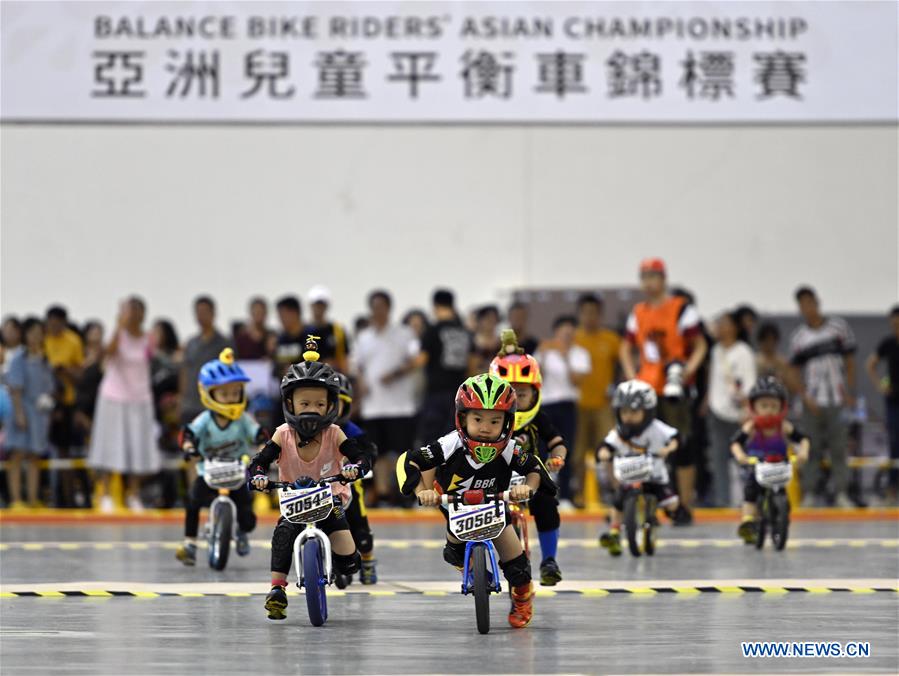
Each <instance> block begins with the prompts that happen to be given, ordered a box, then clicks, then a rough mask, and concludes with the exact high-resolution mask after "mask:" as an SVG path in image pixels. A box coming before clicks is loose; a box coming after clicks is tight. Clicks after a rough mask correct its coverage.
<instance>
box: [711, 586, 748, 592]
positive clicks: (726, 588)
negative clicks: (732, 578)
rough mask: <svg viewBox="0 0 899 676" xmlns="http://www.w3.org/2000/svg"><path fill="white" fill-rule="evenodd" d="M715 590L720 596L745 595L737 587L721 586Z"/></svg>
mask: <svg viewBox="0 0 899 676" xmlns="http://www.w3.org/2000/svg"><path fill="white" fill-rule="evenodd" d="M716 589H717V590H718V591H720V592H721V593H722V594H745V593H746V592H744V591H743V590H742V589H740V588H739V587H729V586H722V587H716Z"/></svg>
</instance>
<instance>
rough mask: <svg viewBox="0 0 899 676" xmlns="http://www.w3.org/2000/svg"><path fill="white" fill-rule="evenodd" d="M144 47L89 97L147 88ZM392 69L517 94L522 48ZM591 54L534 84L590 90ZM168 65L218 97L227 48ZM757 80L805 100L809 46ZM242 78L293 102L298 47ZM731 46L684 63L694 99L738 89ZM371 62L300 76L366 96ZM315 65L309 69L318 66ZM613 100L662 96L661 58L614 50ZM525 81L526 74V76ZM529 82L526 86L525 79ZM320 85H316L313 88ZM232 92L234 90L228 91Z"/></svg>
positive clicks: (565, 60) (411, 55)
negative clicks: (443, 69) (444, 66)
mask: <svg viewBox="0 0 899 676" xmlns="http://www.w3.org/2000/svg"><path fill="white" fill-rule="evenodd" d="M145 56H146V54H145V53H144V52H135V51H128V50H123V51H95V52H93V54H92V57H93V58H94V60H95V66H94V69H93V72H94V84H95V87H94V90H93V91H92V92H91V96H96V97H104V98H114V97H122V98H130V97H135V96H137V97H140V96H145V95H147V92H146V91H145V90H144V89H141V86H142V76H143V73H144V68H145V66H144V64H143V62H142V60H143V59H144V57H145ZM389 56H390V59H391V66H392V69H393V70H392V71H391V72H390V74H389V75H388V76H387V78H386V79H387V81H388V82H391V83H398V84H400V83H402V84H404V86H405V89H404V91H405V94H406V95H407V96H408V97H409V98H412V99H416V98H418V97H419V96H421V95H422V92H423V91H424V90H425V89H426V88H427V86H426V83H428V82H437V81H439V80H441V79H443V77H450V76H452V77H456V78H458V80H459V93H460V96H462V97H464V98H466V99H478V98H483V97H485V96H494V97H498V98H501V99H510V98H512V91H513V88H512V85H513V80H514V73H515V64H514V55H513V54H511V53H509V52H505V53H492V52H488V51H478V52H474V51H472V50H468V51H466V52H465V53H464V54H463V55H462V57H461V58H460V61H461V62H462V63H463V67H462V68H461V69H458V72H454V73H451V74H447V75H446V76H444V75H441V74H440V71H439V69H438V68H437V62H438V59H439V57H440V55H439V54H438V53H437V52H391V53H390V54H389ZM587 56H588V55H587V54H583V53H581V54H578V53H571V52H563V51H561V50H560V51H557V52H551V53H545V54H543V53H540V54H537V55H536V58H537V63H535V64H532V66H533V67H532V70H533V71H534V72H533V77H532V78H531V83H529V84H531V86H533V88H534V91H536V92H538V93H543V94H551V95H554V96H557V97H559V98H563V97H565V96H568V95H572V94H585V93H587V92H588V88H587V86H586V85H585V81H584V71H585V68H586V67H587V66H586V64H585V62H586V61H587ZM168 58H169V62H168V63H167V64H166V65H165V70H166V72H168V73H170V74H171V77H170V80H169V83H168V85H167V87H166V88H165V91H164V93H162V95H164V96H165V97H167V98H171V97H176V98H186V97H190V96H194V97H197V98H205V97H209V98H218V97H219V92H220V75H221V69H220V65H219V64H220V54H219V51H218V50H209V51H204V50H185V51H183V52H179V51H177V50H169V52H168ZM752 58H753V60H754V61H755V72H754V78H753V82H754V84H755V86H754V92H753V93H754V95H755V96H756V98H767V97H771V96H787V97H792V98H796V99H801V98H802V94H801V92H800V85H801V84H802V83H803V82H804V81H805V54H804V53H802V52H785V51H782V50H777V51H774V52H757V53H754V54H753V55H752ZM243 61H244V67H243V77H244V78H245V80H246V87H247V89H246V91H243V92H240V91H237V90H235V91H234V92H231V94H232V95H234V96H239V97H240V98H249V97H252V96H265V97H268V98H270V99H290V98H293V97H295V96H297V95H298V91H297V82H296V81H294V80H292V79H291V72H290V71H291V69H290V53H289V52H284V51H272V52H266V51H264V50H261V49H257V50H253V51H252V52H248V53H247V54H246V55H244V57H243ZM734 61H735V56H734V53H733V52H707V51H702V52H698V53H696V54H694V53H693V51H692V50H688V51H687V53H686V54H685V56H684V60H683V61H680V62H679V63H678V68H680V69H681V80H680V84H679V86H680V87H682V88H683V89H684V90H685V92H684V96H685V97H686V98H688V99H694V98H706V99H709V100H711V101H717V100H719V99H720V98H721V97H722V96H727V97H731V98H733V97H734V96H735V94H734V88H735V84H734ZM367 64H368V62H367V61H366V59H365V55H364V54H363V53H362V52H348V51H345V50H343V49H338V50H335V51H333V52H319V53H318V55H317V58H316V61H315V63H314V64H313V66H314V68H315V69H316V72H315V73H314V74H313V75H311V76H309V77H307V78H300V80H301V81H304V82H306V83H307V84H308V85H310V87H311V88H312V91H310V92H309V94H308V95H309V96H315V97H319V98H332V99H340V98H350V99H353V98H365V97H366V96H367V94H366V90H365V77H364V72H365V67H366V65H367ZM311 67H312V66H310V68H311ZM603 67H604V69H605V74H606V75H605V77H606V85H607V92H606V96H607V97H608V98H617V97H623V96H633V97H638V98H643V99H651V98H655V97H659V96H660V95H661V94H662V79H661V68H662V57H661V55H659V54H655V53H652V52H649V51H647V50H643V51H640V52H636V53H625V52H623V51H620V50H616V51H615V52H613V53H612V54H611V55H610V56H609V58H608V59H607V60H606V61H605V63H604V64H603ZM522 79H524V78H522ZM527 84H528V83H526V84H524V85H523V86H527ZM313 85H314V87H313ZM226 95H227V93H226Z"/></svg>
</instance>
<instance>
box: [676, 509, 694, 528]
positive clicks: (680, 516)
mask: <svg viewBox="0 0 899 676" xmlns="http://www.w3.org/2000/svg"><path fill="white" fill-rule="evenodd" d="M672 525H674V526H692V525H693V513H692V512H691V511H690V510H688V509H687V508H686V507H684V506H683V505H681V506H678V508H677V511H676V512H675V513H674V519H673V521H672Z"/></svg>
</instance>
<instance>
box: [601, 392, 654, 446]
mask: <svg viewBox="0 0 899 676" xmlns="http://www.w3.org/2000/svg"><path fill="white" fill-rule="evenodd" d="M658 403H659V398H658V396H657V395H656V392H655V390H654V389H652V387H651V386H650V385H648V384H646V383H644V382H643V381H642V380H626V381H625V382H623V383H621V384H620V385H618V387H617V388H615V395H614V396H613V397H612V408H613V409H614V410H615V422H616V423H617V425H616V429H617V430H618V434H619V436H620V437H621V438H622V439H625V440H627V439H631V438H633V437H636V436H639V435H641V434H642V433H643V431H644V430H645V429H646V428H647V427H649V426H650V425H651V424H652V421H653V420H654V419H655V417H656V407H657V406H658ZM623 408H628V409H631V410H632V411H644V414H643V421H642V422H641V423H640V424H639V425H628V424H625V423H623V422H621V409H623Z"/></svg>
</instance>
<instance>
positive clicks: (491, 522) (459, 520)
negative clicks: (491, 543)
mask: <svg viewBox="0 0 899 676" xmlns="http://www.w3.org/2000/svg"><path fill="white" fill-rule="evenodd" d="M447 509H448V510H449V527H450V533H452V534H453V535H455V536H456V537H457V538H459V539H460V540H472V541H475V542H484V541H485V540H492V539H493V538H495V537H496V536H497V535H499V534H500V533H502V532H503V528H505V527H506V509H505V505H500V508H499V513H497V509H496V505H495V504H489V505H458V506H453V505H452V504H450V505H448V506H447Z"/></svg>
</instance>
